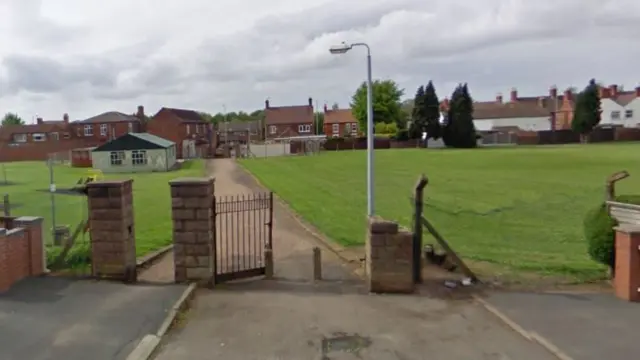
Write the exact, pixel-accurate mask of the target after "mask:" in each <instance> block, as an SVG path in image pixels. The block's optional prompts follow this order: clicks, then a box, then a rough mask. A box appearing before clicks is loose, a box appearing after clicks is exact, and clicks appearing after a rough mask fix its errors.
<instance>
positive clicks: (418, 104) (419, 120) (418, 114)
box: [409, 85, 427, 139]
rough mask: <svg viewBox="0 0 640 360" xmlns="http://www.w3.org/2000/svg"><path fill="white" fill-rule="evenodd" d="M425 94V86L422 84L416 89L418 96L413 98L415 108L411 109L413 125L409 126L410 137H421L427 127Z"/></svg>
mask: <svg viewBox="0 0 640 360" xmlns="http://www.w3.org/2000/svg"><path fill="white" fill-rule="evenodd" d="M424 103H425V94H424V86H422V85H420V87H419V88H418V90H416V96H415V97H414V98H413V109H412V110H411V127H410V128H409V137H410V138H411V139H419V138H420V137H421V136H422V132H423V131H425V130H426V128H427V117H426V114H425V113H424V110H425V106H424Z"/></svg>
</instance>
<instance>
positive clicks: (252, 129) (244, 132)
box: [218, 120, 264, 144]
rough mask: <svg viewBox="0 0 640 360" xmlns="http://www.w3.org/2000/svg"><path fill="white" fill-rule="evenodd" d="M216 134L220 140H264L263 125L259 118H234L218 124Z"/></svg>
mask: <svg viewBox="0 0 640 360" xmlns="http://www.w3.org/2000/svg"><path fill="white" fill-rule="evenodd" d="M218 135H219V139H220V141H221V142H229V143H231V142H239V143H241V144H246V143H247V142H250V141H252V140H264V126H263V125H262V121H260V120H254V121H239V120H234V121H230V122H226V123H221V124H218Z"/></svg>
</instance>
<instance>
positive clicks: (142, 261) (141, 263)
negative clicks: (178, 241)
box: [136, 244, 173, 269]
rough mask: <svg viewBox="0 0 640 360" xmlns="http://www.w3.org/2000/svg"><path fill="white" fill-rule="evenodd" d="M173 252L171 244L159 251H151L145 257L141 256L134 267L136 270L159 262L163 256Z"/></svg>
mask: <svg viewBox="0 0 640 360" xmlns="http://www.w3.org/2000/svg"><path fill="white" fill-rule="evenodd" d="M171 250H173V244H171V245H167V246H165V247H163V248H161V249H158V250H156V251H153V252H151V253H149V254H147V255H144V256H141V257H139V258H138V259H137V260H136V267H137V268H138V269H140V268H144V267H147V266H150V265H152V264H153V263H154V262H155V261H156V260H159V259H160V258H161V257H162V256H163V255H164V254H166V253H168V252H169V251H171Z"/></svg>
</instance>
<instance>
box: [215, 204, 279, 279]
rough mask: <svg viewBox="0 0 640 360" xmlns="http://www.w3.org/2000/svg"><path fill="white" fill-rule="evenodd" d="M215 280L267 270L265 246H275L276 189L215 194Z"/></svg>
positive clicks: (255, 273)
mask: <svg viewBox="0 0 640 360" xmlns="http://www.w3.org/2000/svg"><path fill="white" fill-rule="evenodd" d="M213 224H214V225H213V241H214V244H215V245H214V259H215V269H216V272H215V277H216V278H215V281H216V283H222V282H225V281H231V280H237V279H245V278H250V277H255V276H260V275H264V274H265V270H266V268H265V259H264V252H265V249H272V242H271V238H272V234H273V193H271V192H268V193H254V194H247V195H233V196H217V197H215V196H214V198H213Z"/></svg>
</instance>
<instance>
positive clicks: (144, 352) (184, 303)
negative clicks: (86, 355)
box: [127, 283, 197, 360]
mask: <svg viewBox="0 0 640 360" xmlns="http://www.w3.org/2000/svg"><path fill="white" fill-rule="evenodd" d="M196 288H197V286H196V284H195V283H192V284H190V285H189V287H188V288H187V289H185V291H184V292H183V293H182V296H180V298H179V299H178V301H176V302H175V304H174V305H173V307H172V308H171V309H169V312H168V313H167V316H166V317H165V319H164V321H163V322H162V324H161V325H160V327H159V328H158V331H157V332H156V333H155V334H147V335H145V336H144V337H143V338H142V340H140V342H139V343H138V345H137V346H136V347H135V348H134V349H133V351H132V352H130V353H129V355H128V356H127V360H147V359H151V358H152V356H153V354H154V352H155V351H156V349H157V348H158V346H159V345H160V341H161V340H162V337H164V336H165V335H166V333H167V332H168V331H169V330H170V329H171V327H172V326H173V325H174V324H175V321H176V317H177V316H178V314H179V313H180V312H181V311H184V310H185V309H187V308H188V306H189V304H190V302H191V300H192V299H193V297H194V295H195V290H196Z"/></svg>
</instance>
